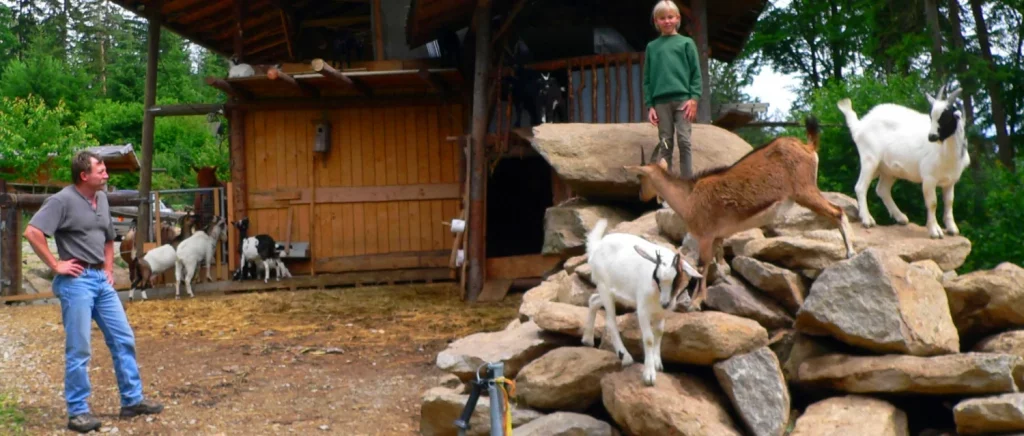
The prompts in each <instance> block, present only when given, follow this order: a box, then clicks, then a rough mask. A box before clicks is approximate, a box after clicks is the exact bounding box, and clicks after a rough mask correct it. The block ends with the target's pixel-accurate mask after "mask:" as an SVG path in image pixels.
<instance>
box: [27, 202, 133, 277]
mask: <svg viewBox="0 0 1024 436" xmlns="http://www.w3.org/2000/svg"><path fill="white" fill-rule="evenodd" d="M28 223H29V225H31V226H33V227H35V228H37V229H39V230H41V231H42V232H43V233H45V234H46V235H47V236H52V237H53V238H54V239H55V240H56V241H57V254H58V255H59V256H60V260H71V259H78V260H81V261H83V262H87V263H102V262H103V260H104V259H103V257H104V256H103V247H104V245H105V244H106V242H107V241H113V240H114V223H113V222H112V221H111V220H110V206H109V205H108V204H107V193H106V192H103V191H99V192H97V193H96V208H95V209H93V207H92V203H91V202H89V200H88V199H86V198H85V196H83V195H82V194H81V193H80V192H78V190H77V189H75V186H74V185H70V186H66V187H65V188H64V189H61V190H60V192H57V193H56V194H53V195H51V196H50V197H49V198H47V199H46V200H45V201H43V206H42V207H40V208H39V211H38V212H36V214H35V215H33V216H32V220H30V221H29V222H28Z"/></svg>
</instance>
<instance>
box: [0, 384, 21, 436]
mask: <svg viewBox="0 0 1024 436" xmlns="http://www.w3.org/2000/svg"><path fill="white" fill-rule="evenodd" d="M0 433H3V434H7V435H20V434H25V414H24V413H23V412H22V411H21V410H20V409H19V408H18V403H17V401H15V399H14V397H13V396H11V395H10V394H6V393H0Z"/></svg>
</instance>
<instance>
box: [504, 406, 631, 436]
mask: <svg viewBox="0 0 1024 436" xmlns="http://www.w3.org/2000/svg"><path fill="white" fill-rule="evenodd" d="M513 430H515V435H516V436H617V435H618V434H619V432H618V431H617V430H615V429H614V428H612V426H611V424H609V423H607V422H604V421H601V420H600V419H597V418H594V417H592V416H588V415H583V414H579V413H571V412H555V413H552V414H550V415H544V416H542V417H540V418H537V419H535V420H533V421H530V422H528V423H526V425H523V426H522V427H516V428H514V429H513Z"/></svg>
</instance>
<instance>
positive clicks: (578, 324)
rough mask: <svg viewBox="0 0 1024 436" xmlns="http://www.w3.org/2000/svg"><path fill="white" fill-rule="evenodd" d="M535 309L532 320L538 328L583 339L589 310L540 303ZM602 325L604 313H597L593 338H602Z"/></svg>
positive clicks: (560, 304)
mask: <svg viewBox="0 0 1024 436" xmlns="http://www.w3.org/2000/svg"><path fill="white" fill-rule="evenodd" d="M535 307H536V313H535V315H534V316H533V320H534V322H536V323H537V326H539V327H540V328H542V329H544V330H545V331H548V332H552V333H559V334H563V335H568V336H574V337H576V338H582V337H583V327H584V326H585V325H586V322H587V315H588V313H589V312H590V309H588V308H586V307H579V306H574V305H572V304H566V303H558V302H541V303H538V304H537V305H536V306H535ZM622 317H623V315H619V318H620V319H621V318H622ZM604 324H605V315H604V311H599V312H598V313H597V316H596V317H594V338H601V337H603V336H604V330H605V329H604Z"/></svg>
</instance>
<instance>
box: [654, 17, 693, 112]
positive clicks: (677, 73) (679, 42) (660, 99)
mask: <svg viewBox="0 0 1024 436" xmlns="http://www.w3.org/2000/svg"><path fill="white" fill-rule="evenodd" d="M701 86H702V84H701V75H700V58H699V57H698V56H697V44H695V43H694V42H693V39H691V38H689V37H686V36H683V35H678V34H676V35H671V36H659V37H658V38H657V39H655V40H654V41H651V42H650V43H648V44H647V52H646V54H645V56H644V103H645V104H646V105H647V107H654V105H655V104H658V103H664V102H666V101H673V100H677V101H686V100H690V99H694V100H699V99H700V96H701V91H702V89H701Z"/></svg>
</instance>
